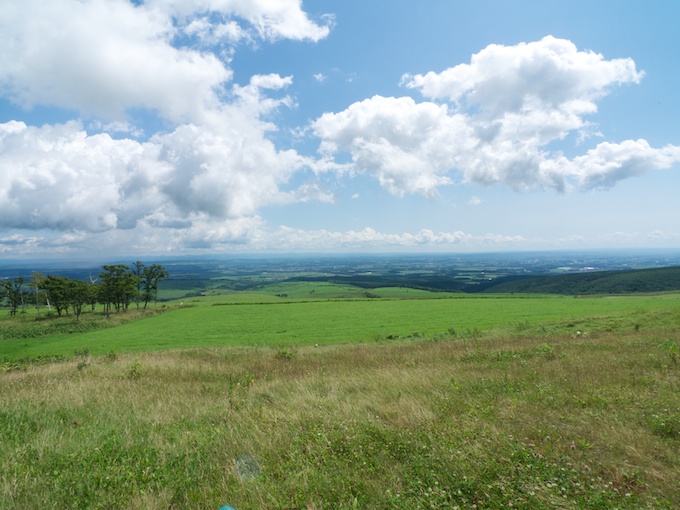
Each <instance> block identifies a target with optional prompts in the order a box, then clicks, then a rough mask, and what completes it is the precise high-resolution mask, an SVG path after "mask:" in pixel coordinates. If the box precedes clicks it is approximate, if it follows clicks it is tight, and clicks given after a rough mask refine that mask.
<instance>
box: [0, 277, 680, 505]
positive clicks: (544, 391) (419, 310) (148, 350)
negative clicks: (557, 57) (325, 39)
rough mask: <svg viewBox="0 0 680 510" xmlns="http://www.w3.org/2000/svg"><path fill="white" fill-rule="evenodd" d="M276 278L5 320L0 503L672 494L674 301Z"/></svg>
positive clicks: (678, 446) (549, 499)
mask: <svg viewBox="0 0 680 510" xmlns="http://www.w3.org/2000/svg"><path fill="white" fill-rule="evenodd" d="M270 290H271V291H270V292H268V293H249V294H220V295H211V296H206V297H201V298H195V299H194V298H192V299H189V300H187V301H186V302H184V304H183V305H182V306H180V305H179V304H176V305H175V304H173V305H172V306H169V307H168V308H166V309H165V310H164V311H163V312H162V313H159V314H155V315H154V314H151V313H149V314H148V315H149V316H148V317H145V318H142V319H140V320H135V321H132V322H125V320H122V319H124V318H123V317H114V321H120V322H121V323H120V324H119V325H116V326H115V327H109V328H106V329H88V327H85V328H84V332H81V333H78V332H73V333H69V334H65V333H58V334H54V333H53V331H52V330H46V329H44V327H45V326H44V323H43V322H40V321H36V320H35V318H34V317H33V316H32V315H27V316H23V317H19V318H18V320H16V321H13V322H11V323H10V321H9V319H8V318H7V317H6V316H3V317H2V320H1V321H0V331H2V333H0V334H2V335H3V336H1V337H0V338H1V339H0V360H3V359H4V360H5V362H4V364H3V365H2V367H4V371H1V372H0V401H1V402H2V405H1V406H0V444H1V445H2V448H0V508H12V509H13V508H55V509H62V508H77V509H80V508H83V509H85V508H87V509H89V508H111V509H113V508H131V509H168V508H171V509H206V508H207V509H213V508H214V509H216V510H217V509H219V508H220V507H221V506H222V505H226V504H229V505H231V506H233V507H235V508H237V509H238V510H244V509H260V508H275V509H294V508H302V509H321V508H328V509H342V508H385V509H388V508H394V509H404V508H406V509H411V508H413V509H415V508H461V509H462V508H497V509H501V508H525V509H542V508H545V509H553V508H567V509H568V508H573V509H580V508H593V509H596V508H597V509H600V508H605V509H606V508H612V509H613V508H621V509H640V508H642V509H645V508H649V509H651V508H665V509H674V508H680V489H679V485H678V480H680V397H679V395H680V359H679V357H680V351H679V349H678V346H680V295H678V294H659V295H647V296H643V295H635V296H619V297H591V298H567V297H550V296H543V297H541V296H535V297H526V296H525V297H520V296H500V295H498V296H486V297H477V296H475V297H469V296H460V295H443V294H441V295H439V294H437V295H435V296H436V297H437V298H438V299H424V298H425V297H427V296H426V295H423V294H421V293H419V292H416V295H417V298H416V299H413V296H409V295H407V294H405V293H403V292H402V290H399V289H397V290H394V289H387V290H383V289H375V290H372V291H371V292H372V293H375V294H376V295H380V293H381V292H384V294H382V295H384V296H387V295H389V294H390V293H391V295H392V298H391V299H378V298H359V297H357V296H353V297H352V298H351V299H350V298H343V299H334V300H330V301H329V300H327V299H323V298H320V297H319V296H321V295H326V296H328V295H331V294H333V293H336V292H339V291H338V289H331V288H326V289H321V288H318V287H317V288H316V289H315V290H318V295H317V296H316V297H315V296H314V294H317V292H314V293H310V290H313V289H312V288H310V287H306V288H303V287H296V289H295V290H293V289H291V288H288V289H281V288H276V289H270ZM286 290H287V291H288V292H286ZM348 290H351V289H342V290H341V292H343V293H344V292H346V291H348ZM276 294H288V297H284V298H282V297H277V296H276ZM430 297H431V296H430ZM128 313H130V314H133V313H134V311H133V310H131V311H130V312H128ZM90 319H96V317H91V318H90ZM69 320H70V321H72V319H65V320H64V323H63V324H64V325H65V326H69V327H72V326H73V323H72V322H71V323H68V321H69ZM116 324H117V323H116ZM36 325H38V326H40V327H42V328H43V329H42V330H31V328H34V327H38V326H36ZM10 326H11V327H10ZM12 328H15V329H12ZM31 331H33V333H34V334H32V333H31ZM22 332H23V333H22ZM21 334H24V337H22V338H18V336H19V335H21ZM41 355H42V356H45V355H62V356H64V358H62V359H61V361H59V362H50V363H36V362H21V363H17V362H16V360H20V359H26V358H35V357H37V356H41Z"/></svg>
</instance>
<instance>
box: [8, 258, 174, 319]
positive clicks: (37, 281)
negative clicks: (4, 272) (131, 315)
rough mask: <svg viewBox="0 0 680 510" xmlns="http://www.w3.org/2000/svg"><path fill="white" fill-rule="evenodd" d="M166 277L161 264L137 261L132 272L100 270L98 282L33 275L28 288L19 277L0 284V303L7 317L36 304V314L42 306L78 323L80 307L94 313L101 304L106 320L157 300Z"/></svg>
mask: <svg viewBox="0 0 680 510" xmlns="http://www.w3.org/2000/svg"><path fill="white" fill-rule="evenodd" d="M168 276H169V273H168V272H167V271H166V270H165V268H163V266H161V265H160V264H151V265H150V266H146V265H145V264H143V263H142V262H140V261H137V262H135V263H134V264H133V265H132V268H130V266H127V265H125V264H115V265H105V266H102V272H101V273H99V276H98V278H96V279H94V278H92V277H90V281H83V280H76V279H72V278H67V277H65V276H54V275H49V276H45V275H43V274H41V273H33V274H32V275H31V279H30V281H29V282H28V284H27V283H26V279H25V278H24V277H21V276H17V277H15V278H12V279H3V280H0V300H1V299H3V298H4V299H5V300H6V301H7V305H8V306H9V308H10V315H16V313H17V310H18V308H19V307H20V306H21V307H22V309H23V308H24V307H25V306H26V304H27V303H35V306H36V308H37V309H38V314H40V307H41V305H43V304H44V305H45V306H46V307H47V308H49V309H50V310H52V309H54V310H55V311H56V312H57V315H59V316H61V315H62V313H63V314H66V315H69V314H70V313H73V315H75V317H76V320H78V319H79V318H80V314H81V313H82V311H83V307H85V306H90V307H91V308H92V311H94V310H95V306H96V305H97V303H100V304H102V305H103V306H104V311H105V313H106V316H107V317H108V316H109V314H110V312H111V310H112V309H113V310H115V311H116V312H120V311H126V310H127V309H128V307H129V306H130V304H131V303H133V302H135V303H136V304H137V307H138V308H139V307H140V306H143V307H144V308H146V307H147V305H148V304H149V302H151V301H155V300H156V299H157V296H158V284H159V283H160V282H161V281H162V280H163V279H164V278H167V277H168Z"/></svg>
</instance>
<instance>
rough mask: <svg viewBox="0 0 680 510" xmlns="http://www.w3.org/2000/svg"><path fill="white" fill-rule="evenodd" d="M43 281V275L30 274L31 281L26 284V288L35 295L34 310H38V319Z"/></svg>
mask: <svg viewBox="0 0 680 510" xmlns="http://www.w3.org/2000/svg"><path fill="white" fill-rule="evenodd" d="M44 281H45V275H44V274H42V273H37V272H34V273H31V280H30V281H29V282H28V286H29V287H31V288H32V289H33V292H34V294H35V308H36V309H37V310H38V317H40V305H41V302H42V298H43V297H44V296H43V294H44V293H42V292H40V291H41V289H42V284H43V282H44Z"/></svg>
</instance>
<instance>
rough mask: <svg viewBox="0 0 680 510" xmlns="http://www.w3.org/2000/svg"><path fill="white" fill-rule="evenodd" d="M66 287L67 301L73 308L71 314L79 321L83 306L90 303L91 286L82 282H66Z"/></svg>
mask: <svg viewBox="0 0 680 510" xmlns="http://www.w3.org/2000/svg"><path fill="white" fill-rule="evenodd" d="M66 285H67V287H66V288H67V294H68V301H69V303H70V304H71V307H72V308H73V314H74V315H75V316H76V320H80V314H81V313H82V311H83V305H84V304H86V303H89V301H90V296H91V293H92V285H91V284H89V283H87V282H84V281H82V280H68V281H67V282H66Z"/></svg>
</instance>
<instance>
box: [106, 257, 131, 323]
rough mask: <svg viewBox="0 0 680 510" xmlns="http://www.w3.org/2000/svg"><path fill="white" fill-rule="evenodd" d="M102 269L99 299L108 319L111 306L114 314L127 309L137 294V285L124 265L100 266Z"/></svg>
mask: <svg viewBox="0 0 680 510" xmlns="http://www.w3.org/2000/svg"><path fill="white" fill-rule="evenodd" d="M102 269H103V270H104V271H103V272H102V273H99V277H100V278H101V280H102V283H101V286H100V294H99V299H100V301H101V302H102V303H103V304H104V309H105V311H106V316H107V317H109V313H110V310H111V306H112V305H113V306H114V307H115V309H116V312H120V311H121V310H123V311H126V310H127V309H128V306H129V305H130V301H132V299H133V298H134V297H135V294H136V292H137V283H136V277H135V275H133V274H132V273H131V272H130V268H129V267H128V266H126V265H125V264H115V265H110V266H102Z"/></svg>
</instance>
